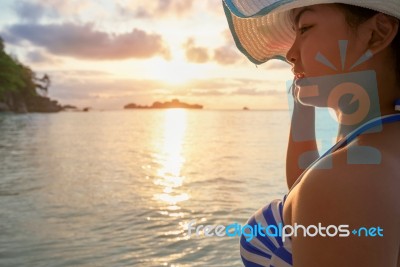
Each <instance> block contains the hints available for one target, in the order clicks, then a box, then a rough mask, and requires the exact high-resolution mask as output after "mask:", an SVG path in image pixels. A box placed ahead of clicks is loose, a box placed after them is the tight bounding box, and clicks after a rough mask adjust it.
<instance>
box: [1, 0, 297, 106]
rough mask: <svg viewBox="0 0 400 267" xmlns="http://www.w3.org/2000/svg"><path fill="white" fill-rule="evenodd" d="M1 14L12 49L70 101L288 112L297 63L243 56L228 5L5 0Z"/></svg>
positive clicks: (204, 0) (172, 0)
mask: <svg viewBox="0 0 400 267" xmlns="http://www.w3.org/2000/svg"><path fill="white" fill-rule="evenodd" d="M0 9H1V13H2V15H1V16H0V36H1V37H2V38H3V39H4V41H5V46H6V51H7V52H8V53H10V54H12V55H13V56H15V57H16V58H17V59H18V60H19V61H21V62H22V63H24V64H25V65H28V66H30V67H31V68H32V70H33V71H35V72H36V73H37V74H38V75H42V74H44V73H47V74H48V75H49V76H50V78H51V87H50V89H49V94H48V96H49V97H50V98H52V99H55V100H58V101H59V102H60V103H61V104H64V105H66V104H71V105H76V106H77V107H79V108H83V107H92V108H94V109H101V110H109V109H111V110H114V109H122V108H123V106H124V105H126V104H128V103H135V104H139V105H151V104H152V103H153V102H155V101H162V102H164V101H170V100H172V99H174V98H177V99H179V100H180V101H183V102H187V103H191V104H195V103H197V104H202V105H203V106H204V108H206V109H242V108H243V107H245V106H246V107H248V108H250V109H287V108H288V100H287V92H286V82H287V81H288V80H290V79H292V78H293V75H292V74H291V67H290V65H289V64H287V63H285V62H282V61H279V60H271V61H269V62H267V63H265V64H262V65H259V66H258V67H257V66H255V65H254V64H253V63H251V62H250V61H249V60H248V59H247V58H246V57H245V56H244V55H242V54H241V53H240V52H239V50H238V49H237V48H236V46H235V44H234V41H233V39H232V36H231V34H230V32H229V28H228V24H227V21H226V18H225V14H224V11H223V8H222V3H221V1H220V0H201V1H193V0H147V1H133V0H131V1H128V0H68V1H66V0H21V1H15V0H1V2H0Z"/></svg>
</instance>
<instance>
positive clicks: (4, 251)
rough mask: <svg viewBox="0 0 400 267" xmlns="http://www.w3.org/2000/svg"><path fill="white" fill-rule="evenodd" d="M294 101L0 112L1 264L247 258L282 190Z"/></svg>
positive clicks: (203, 262) (235, 262)
mask: <svg viewBox="0 0 400 267" xmlns="http://www.w3.org/2000/svg"><path fill="white" fill-rule="evenodd" d="M289 124H290V112H289V111H213V110H182V109H170V110H129V111H107V112H88V113H83V112H63V113H57V114H24V115H13V114H0V266H221V267H222V266H242V263H241V260H240V255H239V237H238V236H235V237H229V236H224V237H217V236H212V237H205V236H204V233H202V232H199V234H200V235H199V236H196V234H195V233H192V235H190V236H189V234H188V229H187V226H188V223H189V222H191V221H193V222H194V223H195V226H197V225H200V224H203V225H225V226H226V225H229V224H232V223H236V222H237V223H239V224H245V223H246V221H247V219H248V218H249V216H251V214H252V213H253V212H255V211H256V210H257V209H258V208H260V207H262V206H264V205H265V204H267V203H268V202H270V201H271V200H273V199H275V198H281V197H282V196H283V195H284V194H285V193H286V192H287V191H288V189H287V186H286V181H285V157H286V147H287V138H288V134H289Z"/></svg>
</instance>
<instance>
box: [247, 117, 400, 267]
mask: <svg viewBox="0 0 400 267" xmlns="http://www.w3.org/2000/svg"><path fill="white" fill-rule="evenodd" d="M396 121H400V114H392V115H387V116H383V117H378V118H375V119H373V120H371V121H369V122H367V123H365V124H363V125H361V126H360V127H358V128H357V129H355V130H354V131H353V132H351V133H350V134H348V135H347V136H346V137H344V138H342V139H341V140H340V141H339V142H338V143H336V144H335V145H334V146H333V147H332V148H330V149H329V150H328V151H327V152H326V153H325V154H323V155H322V156H321V157H319V158H318V159H317V160H316V161H314V162H313V163H312V164H311V165H310V166H309V167H308V168H307V169H306V170H305V171H304V172H303V174H304V173H306V171H307V170H308V169H310V168H311V167H312V166H313V165H314V164H315V163H317V162H318V161H319V160H320V159H322V158H323V157H325V156H327V155H329V154H331V153H333V152H335V151H336V150H338V149H340V148H343V147H345V146H346V145H348V144H349V143H350V142H351V141H353V140H354V139H355V138H356V137H357V136H359V135H360V134H362V133H364V132H366V131H368V130H370V129H372V128H374V127H376V126H379V125H381V124H385V123H392V122H396ZM303 174H302V175H300V177H299V178H298V180H299V179H301V177H302V176H303ZM292 189H293V187H292ZM290 191H291V190H290ZM290 191H289V192H288V193H287V194H286V195H285V196H284V198H283V201H282V200H280V199H275V200H273V201H272V202H271V203H269V204H268V205H266V206H264V207H263V208H261V209H259V210H258V211H256V212H255V213H254V214H253V216H252V217H251V218H250V219H249V220H248V221H247V224H248V225H250V226H251V227H252V228H253V229H255V227H257V226H258V225H259V224H260V225H262V227H263V228H264V229H265V227H267V226H275V227H276V228H275V229H277V228H280V227H279V225H280V224H281V225H282V227H283V225H284V224H283V206H284V204H285V201H286V198H287V196H288V195H289V193H290ZM275 235H276V234H274V236H272V235H266V234H264V236H261V235H257V236H255V237H253V238H252V239H251V240H249V241H247V240H246V236H244V235H242V236H241V238H240V255H241V258H242V261H243V263H244V265H245V266H247V267H260V266H267V267H290V266H293V262H292V240H291V238H290V237H289V238H285V240H284V241H283V240H282V237H281V236H279V235H276V236H275Z"/></svg>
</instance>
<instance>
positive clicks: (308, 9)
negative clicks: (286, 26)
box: [292, 7, 315, 30]
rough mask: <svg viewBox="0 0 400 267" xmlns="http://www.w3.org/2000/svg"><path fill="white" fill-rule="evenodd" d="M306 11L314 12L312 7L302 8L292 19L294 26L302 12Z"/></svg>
mask: <svg viewBox="0 0 400 267" xmlns="http://www.w3.org/2000/svg"><path fill="white" fill-rule="evenodd" d="M306 11H311V12H314V11H315V10H314V9H313V8H312V7H304V8H303V9H302V10H301V11H300V12H299V13H298V14H297V15H296V17H295V18H294V24H293V25H297V24H298V23H299V21H300V17H301V15H303V13H304V12H306ZM292 28H293V30H294V26H292Z"/></svg>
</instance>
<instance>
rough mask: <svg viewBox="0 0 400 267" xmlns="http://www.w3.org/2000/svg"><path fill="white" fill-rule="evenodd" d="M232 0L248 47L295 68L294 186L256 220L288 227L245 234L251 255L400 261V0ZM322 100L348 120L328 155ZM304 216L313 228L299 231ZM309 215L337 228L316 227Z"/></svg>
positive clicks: (390, 264)
mask: <svg viewBox="0 0 400 267" xmlns="http://www.w3.org/2000/svg"><path fill="white" fill-rule="evenodd" d="M337 2H340V3H337ZM223 3H224V8H225V13H226V15H227V18H228V22H229V26H230V29H231V32H232V35H233V37H234V39H235V42H236V45H237V46H238V48H239V49H240V50H241V51H242V52H243V53H244V54H245V55H246V56H247V57H248V58H249V59H250V60H251V61H252V62H254V63H256V64H261V63H264V62H266V61H268V60H270V59H273V58H275V59H281V60H285V61H287V62H289V63H290V64H291V65H292V66H293V73H294V75H295V82H294V86H293V91H292V93H293V96H294V100H295V101H294V110H293V115H292V122H291V131H290V137H289V144H288V152H287V168H286V169H287V184H288V187H289V189H290V191H289V193H288V194H286V195H285V196H284V198H283V201H280V200H274V201H273V202H272V203H270V204H268V205H267V206H265V207H263V208H261V209H260V210H258V211H257V212H256V213H255V214H254V215H253V216H252V217H251V218H250V219H249V221H248V225H250V226H253V227H254V226H256V225H258V226H263V227H264V229H265V228H266V227H267V226H272V227H271V228H270V229H276V228H274V227H273V226H279V225H280V224H282V225H284V226H285V227H286V226H287V227H288V228H287V229H285V230H283V233H280V234H276V232H275V234H274V233H273V231H271V232H269V235H267V234H266V233H267V232H264V235H262V234H259V236H257V237H256V238H253V239H252V240H251V241H247V240H246V238H245V237H244V236H242V238H241V241H240V243H241V250H240V252H241V256H242V260H243V263H244V264H245V265H246V266H271V267H272V266H274V267H281V266H295V267H303V266H304V267H313V266H315V267H331V266H332V267H333V266H349V267H350V266H351V267H353V266H357V267H358V266H363V267H374V266H376V267H400V194H399V190H400V165H399V163H400V142H399V141H398V138H399V137H400V113H398V111H396V109H395V104H396V103H397V104H399V103H400V102H399V99H400V59H399V57H400V53H399V52H398V49H400V43H399V42H400V40H399V39H400V37H399V19H400V2H399V1H398V0H383V1H373V0H363V1H361V0H359V1H357V0H343V1H329V0H313V1H311V0H302V1H287V0H285V1H284V0H281V1H279V0H275V1H268V0H224V1H223ZM367 88H368V89H367ZM349 95H350V98H349ZM351 97H353V98H351ZM346 99H347V100H346ZM355 103H357V105H356V108H354V106H355ZM315 106H323V107H329V108H332V109H333V110H334V111H335V113H336V115H337V120H338V122H339V131H338V135H337V141H338V143H337V144H336V145H335V146H334V147H332V149H330V150H329V151H327V153H325V154H324V155H323V156H321V157H319V155H318V152H317V146H316V141H315V134H314V128H315V126H314V124H315V122H314V120H315V110H314V107H315ZM397 107H399V106H397ZM296 225H302V226H304V228H303V230H304V231H300V230H299V232H298V233H300V234H297V235H293V232H292V231H293V229H294V227H295V226H296ZM289 226H290V227H292V228H289ZM308 226H319V227H321V226H322V227H323V226H325V227H327V226H332V227H331V228H330V232H329V231H326V228H325V229H322V230H325V231H321V229H319V230H317V229H316V227H311V228H310V229H311V230H313V231H311V232H313V233H311V232H308V233H307V234H306V235H304V234H303V233H304V232H305V231H306V229H305V228H307V227H308ZM333 226H336V228H335V227H333ZM340 226H341V227H343V228H340ZM299 229H300V228H299ZM338 229H341V230H346V231H340V232H338ZM314 230H315V231H314ZM323 233H325V234H323ZM340 233H342V235H340ZM285 234H286V235H289V234H292V235H291V236H290V237H289V238H286V239H285V238H282V236H283V235H285Z"/></svg>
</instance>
